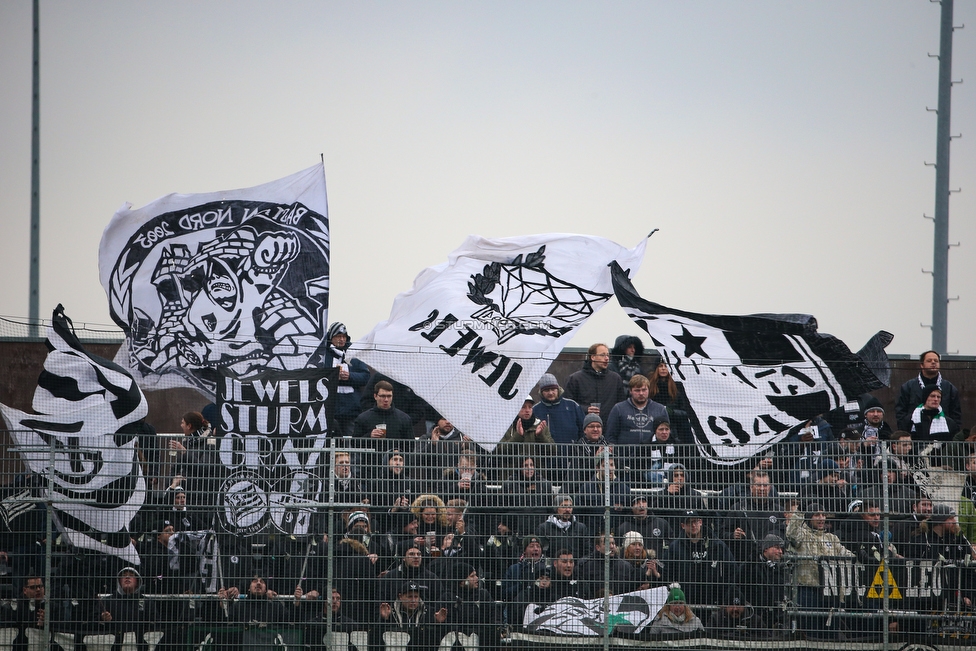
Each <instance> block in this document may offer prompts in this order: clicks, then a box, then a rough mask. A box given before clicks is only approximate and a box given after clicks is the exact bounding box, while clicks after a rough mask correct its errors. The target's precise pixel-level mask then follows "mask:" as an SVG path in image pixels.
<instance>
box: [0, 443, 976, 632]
mask: <svg viewBox="0 0 976 651" xmlns="http://www.w3.org/2000/svg"><path fill="white" fill-rule="evenodd" d="M662 438H663V437H662ZM11 440H12V439H11ZM289 441H290V442H289V443H288V444H287V445H278V444H276V443H275V442H274V441H268V440H265V441H263V442H262V441H246V440H244V439H242V438H240V437H234V436H233V435H227V436H210V437H208V436H202V437H191V438H185V437H179V436H175V435H174V436H166V435H160V436H155V437H151V438H147V439H145V440H142V441H140V445H139V446H138V454H137V456H136V457H135V460H134V461H133V459H132V457H131V455H130V457H129V458H126V457H125V456H124V455H119V454H117V453H116V448H113V447H112V446H111V445H106V444H105V442H104V441H102V442H96V441H90V440H87V439H70V437H69V438H57V439H54V438H52V439H51V442H50V445H48V446H46V447H44V448H35V449H25V448H22V447H21V448H18V449H16V450H14V449H9V450H6V451H5V452H6V456H7V457H8V458H19V459H23V460H25V461H27V460H32V461H33V463H32V464H31V465H30V467H32V468H37V467H40V466H43V467H44V468H45V471H44V472H33V473H32V472H29V471H27V470H24V469H21V470H18V471H16V472H11V473H10V474H9V475H8V476H6V477H3V478H2V481H0V484H2V486H3V490H4V494H3V500H2V502H0V515H2V517H3V520H4V525H5V527H4V531H3V536H4V538H3V540H2V543H0V550H2V551H3V552H4V553H3V554H2V555H0V597H2V604H0V619H2V621H0V625H2V628H0V648H7V647H12V648H14V649H16V650H17V651H21V650H22V649H23V650H25V651H26V650H27V649H28V648H30V649H35V648H37V649H39V648H41V647H50V648H55V647H61V649H63V650H64V651H74V650H75V649H78V650H79V651H84V650H85V649H87V651H115V650H116V649H134V650H145V651H152V650H153V649H155V648H156V647H161V648H169V649H174V650H175V649H178V648H180V649H191V648H201V649H202V648H203V647H208V646H214V647H215V648H216V647H221V648H223V647H227V648H235V649H237V648H241V647H242V646H245V647H251V648H253V649H265V648H271V647H276V648H279V649H280V648H287V647H295V648H297V647H302V646H305V647H308V648H312V647H315V648H318V647H321V648H329V649H349V648H355V649H358V650H359V651H367V650H375V651H387V650H389V651H393V650H395V649H396V650H398V649H439V650H441V649H443V650H444V651H447V650H448V649H460V648H462V647H463V648H464V649H468V650H473V649H479V648H481V649H488V648H494V649H498V648H509V647H512V648H515V647H518V648H522V647H526V648H529V647H531V648H540V647H545V646H564V645H567V644H572V645H574V646H602V647H604V648H608V647H610V646H641V647H644V648H657V647H662V648H664V647H666V648H674V647H678V646H680V647H681V648H730V647H735V648H762V649H779V648H789V649H804V648H830V649H833V648H837V649H840V648H844V649H857V648H863V649H900V648H902V647H903V646H905V645H906V644H908V643H919V644H927V645H930V646H933V647H937V648H938V647H942V646H953V645H968V644H969V641H970V635H971V629H972V626H973V621H974V619H973V608H972V603H973V600H974V599H976V574H974V570H976V550H974V548H973V547H972V545H971V544H970V542H969V539H971V538H973V537H974V533H976V515H974V513H976V509H974V505H973V496H972V494H971V492H970V491H971V482H972V481H976V479H974V480H971V479H970V477H971V476H972V477H976V461H974V460H973V459H971V458H970V454H971V453H972V448H971V447H969V446H970V445H971V444H970V443H967V442H958V443H957V442H946V443H937V444H923V443H920V442H913V441H911V440H910V439H899V438H895V439H892V440H879V439H871V440H862V439H860V438H857V439H854V440H833V439H830V440H825V439H824V438H810V437H808V436H804V437H799V438H797V439H796V440H793V441H785V442H782V443H779V444H777V445H776V446H775V447H774V448H773V449H772V450H771V451H770V452H769V453H767V454H764V455H762V456H756V457H753V458H752V459H750V460H749V461H748V462H747V463H746V464H741V465H738V466H718V465H714V464H711V463H710V462H707V461H704V460H703V459H702V457H701V456H700V455H699V454H698V451H697V449H696V448H695V446H694V445H683V444H679V443H673V444H672V443H669V442H668V441H667V440H662V441H656V442H654V443H652V444H647V445H640V446H609V445H607V444H606V442H605V441H601V440H600V439H599V438H596V437H594V438H593V440H591V441H587V440H586V439H585V437H584V438H582V439H581V440H580V441H578V442H577V443H574V444H569V445H557V444H544V443H534V444H528V443H512V444H507V445H500V446H498V447H497V448H495V449H494V450H492V451H487V450H485V449H483V448H481V447H480V446H478V445H477V444H475V443H473V442H471V441H467V440H465V439H464V438H463V437H460V436H455V437H447V438H445V439H444V440H433V439H430V438H424V439H420V440H416V441H386V440H382V439H380V440H374V439H350V438H334V439H321V438H319V439H314V440H310V441H309V442H308V446H307V447H301V445H297V444H296V443H295V441H294V440H292V439H289ZM8 465H9V464H8ZM258 466H260V467H261V468H262V469H263V470H261V471H260V472H259V471H258ZM26 467H27V466H24V468H26ZM971 473H972V474H971Z"/></svg>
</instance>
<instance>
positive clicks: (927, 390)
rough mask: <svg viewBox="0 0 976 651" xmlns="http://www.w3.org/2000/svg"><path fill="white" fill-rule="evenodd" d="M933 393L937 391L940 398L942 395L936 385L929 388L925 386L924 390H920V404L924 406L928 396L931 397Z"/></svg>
mask: <svg viewBox="0 0 976 651" xmlns="http://www.w3.org/2000/svg"><path fill="white" fill-rule="evenodd" d="M933 391H938V392H939V395H940V396H941V395H942V389H940V388H939V385H937V384H933V385H931V386H927V387H925V388H924V389H922V404H923V405H924V404H925V401H926V400H928V399H929V396H930V395H932V392H933Z"/></svg>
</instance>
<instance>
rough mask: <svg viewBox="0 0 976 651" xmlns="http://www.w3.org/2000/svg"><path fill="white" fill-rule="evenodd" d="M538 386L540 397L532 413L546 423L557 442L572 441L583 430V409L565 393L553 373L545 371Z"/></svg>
mask: <svg viewBox="0 0 976 651" xmlns="http://www.w3.org/2000/svg"><path fill="white" fill-rule="evenodd" d="M538 386H539V396H540V399H539V402H538V403H536V404H535V405H534V406H533V407H532V414H533V415H534V416H535V417H536V418H538V419H539V420H541V421H544V422H545V423H546V425H547V426H548V428H549V433H550V435H551V436H552V440H553V441H555V442H556V443H557V444H564V445H568V444H570V443H572V442H573V441H575V440H576V439H577V438H579V435H580V433H581V432H582V431H583V416H584V414H583V409H582V408H581V407H580V405H579V403H578V402H576V401H575V400H572V399H570V398H569V397H567V396H566V395H564V392H563V389H562V387H560V386H559V383H558V382H557V381H556V376H555V375H553V374H552V373H543V374H542V377H541V378H539V384H538Z"/></svg>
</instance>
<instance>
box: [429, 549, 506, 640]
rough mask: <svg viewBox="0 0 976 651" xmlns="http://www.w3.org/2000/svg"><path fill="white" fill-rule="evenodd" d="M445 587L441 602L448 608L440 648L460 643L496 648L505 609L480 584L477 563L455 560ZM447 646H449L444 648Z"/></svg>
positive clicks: (450, 567) (447, 570) (447, 568)
mask: <svg viewBox="0 0 976 651" xmlns="http://www.w3.org/2000/svg"><path fill="white" fill-rule="evenodd" d="M445 575H446V576H445V581H444V584H445V588H444V590H443V592H441V595H440V598H439V599H438V603H441V604H444V606H445V607H446V608H447V619H446V621H445V623H444V625H443V626H441V627H440V628H441V633H440V635H441V639H440V641H439V643H438V645H437V646H438V648H446V647H451V646H453V645H455V644H458V645H460V646H462V647H464V648H466V649H478V648H493V647H494V646H495V644H497V642H498V638H497V631H498V628H499V627H500V626H501V625H502V624H503V619H502V609H501V608H500V607H499V605H498V604H497V603H495V600H494V599H493V598H492V596H491V593H490V592H488V590H486V589H485V588H484V587H482V585H481V578H480V577H479V576H478V570H477V569H475V567H474V566H472V565H469V564H468V563H465V562H462V561H453V562H452V564H450V565H448V566H447V567H446V568H445ZM445 645H446V647H445Z"/></svg>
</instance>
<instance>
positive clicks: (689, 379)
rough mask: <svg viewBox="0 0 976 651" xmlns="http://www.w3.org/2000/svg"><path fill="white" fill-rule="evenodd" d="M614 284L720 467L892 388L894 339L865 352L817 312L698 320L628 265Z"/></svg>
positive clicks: (875, 341)
mask: <svg viewBox="0 0 976 651" xmlns="http://www.w3.org/2000/svg"><path fill="white" fill-rule="evenodd" d="M613 284H614V293H615V294H616V295H617V300H618V301H619V302H620V306H621V307H623V308H624V310H625V311H626V312H627V314H628V315H629V316H630V318H632V319H633V320H634V322H635V323H636V324H637V325H638V326H640V327H641V328H642V329H643V330H644V331H646V332H647V333H648V334H649V335H650V336H651V339H652V340H653V342H654V346H655V347H656V348H657V349H658V350H659V351H660V352H661V354H662V356H663V358H664V360H665V361H666V363H667V364H668V366H669V367H670V369H671V373H672V376H673V377H674V380H675V382H677V383H679V384H681V385H682V386H683V387H684V390H685V393H686V394H687V396H688V401H689V402H690V403H691V414H689V417H690V418H691V424H692V429H693V430H694V431H695V435H696V438H697V444H698V447H699V450H700V451H701V453H702V454H703V455H704V456H706V457H707V458H709V459H710V460H711V461H713V462H715V463H719V464H734V463H738V462H740V461H742V460H744V459H746V458H748V457H751V456H753V455H755V454H759V453H762V452H764V451H765V450H767V449H768V448H769V447H770V446H772V445H773V444H774V443H777V442H778V441H780V440H782V439H783V438H784V437H785V436H786V435H787V433H788V432H789V430H790V429H791V428H792V427H795V426H797V425H800V424H802V423H804V422H805V421H807V420H809V419H811V418H813V417H815V416H817V415H818V414H826V413H827V412H829V411H832V410H834V409H837V408H844V407H846V406H847V405H849V404H851V403H852V402H855V401H856V400H857V396H858V395H860V394H862V393H866V392H868V391H873V390H875V389H880V388H881V387H884V386H887V384H888V380H889V377H890V373H891V370H890V367H889V364H888V356H887V355H886V354H885V352H884V348H885V346H887V345H888V344H889V343H890V342H891V340H892V335H891V334H890V333H888V332H884V331H880V332H878V333H877V334H876V335H874V337H873V338H872V339H871V340H870V341H869V342H868V344H867V345H865V347H864V348H862V349H861V350H860V351H859V352H858V353H856V354H855V353H852V352H851V351H850V349H849V348H848V347H847V346H846V345H845V344H844V342H842V341H841V340H839V339H837V338H836V337H833V336H831V335H827V334H823V333H819V332H817V320H816V319H815V318H814V317H812V316H810V315H808V314H753V315H748V316H721V315H711V314H695V313H693V312H685V311H682V310H676V309H673V308H669V307H665V306H663V305H659V304H657V303H652V302H650V301H647V300H644V299H643V298H641V297H640V295H638V293H637V290H636V289H634V286H633V284H631V282H630V280H629V279H628V277H627V274H626V273H624V272H623V270H622V269H620V268H614V270H613ZM854 409H855V411H856V410H857V408H856V406H855V407H854Z"/></svg>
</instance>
